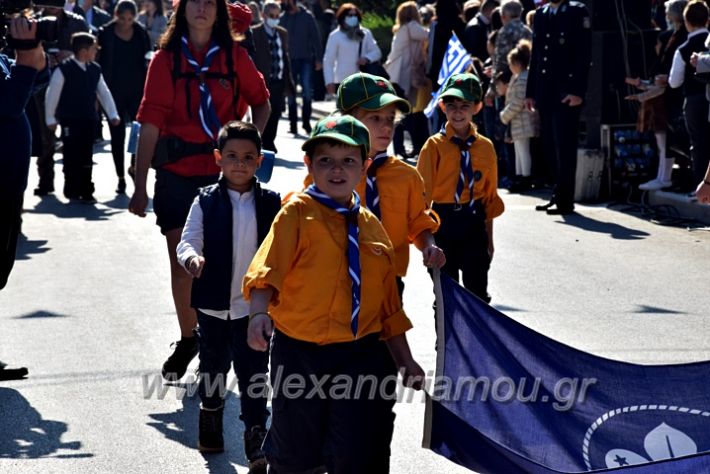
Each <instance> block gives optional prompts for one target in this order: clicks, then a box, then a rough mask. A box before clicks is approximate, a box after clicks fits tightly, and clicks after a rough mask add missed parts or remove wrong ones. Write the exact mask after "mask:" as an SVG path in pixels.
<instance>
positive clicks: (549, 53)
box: [525, 1, 592, 104]
mask: <svg viewBox="0 0 710 474" xmlns="http://www.w3.org/2000/svg"><path fill="white" fill-rule="evenodd" d="M591 42H592V34H591V18H590V16H589V11H588V10H587V7H586V6H585V5H584V4H582V3H580V2H576V1H564V2H562V3H561V4H560V5H559V7H558V8H557V11H556V12H555V13H552V9H551V6H550V4H547V5H545V6H543V7H540V8H538V9H537V11H536V12H535V17H534V20H533V48H532V57H531V61H530V72H529V74H528V84H527V91H526V94H525V96H526V97H530V98H533V99H535V100H536V101H537V102H550V103H555V104H556V103H558V102H559V101H560V100H561V99H562V98H563V97H564V96H566V95H567V94H572V95H576V96H579V97H584V96H585V94H586V92H587V81H588V76H589V66H590V63H591V54H592V49H591V44H592V43H591Z"/></svg>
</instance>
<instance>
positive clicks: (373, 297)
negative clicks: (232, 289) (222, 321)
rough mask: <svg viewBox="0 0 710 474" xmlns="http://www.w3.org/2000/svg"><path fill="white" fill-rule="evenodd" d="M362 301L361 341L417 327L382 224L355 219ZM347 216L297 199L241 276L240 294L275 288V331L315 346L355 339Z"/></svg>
mask: <svg viewBox="0 0 710 474" xmlns="http://www.w3.org/2000/svg"><path fill="white" fill-rule="evenodd" d="M358 227H359V229H360V231H359V237H358V242H359V247H360V265H361V281H362V284H361V288H362V293H361V295H362V298H361V302H360V303H361V304H360V315H359V322H358V331H357V337H358V338H361V337H363V336H366V335H368V334H373V333H379V334H380V336H381V338H382V339H389V338H390V337H393V336H397V335H399V334H403V333H404V332H405V331H407V330H408V329H410V328H411V327H412V324H411V322H410V321H409V319H408V318H407V316H406V315H405V314H404V311H403V310H402V305H401V302H400V299H399V293H398V292H397V286H396V281H395V275H396V272H395V267H394V252H393V250H392V244H391V243H390V240H389V238H388V237H387V234H386V233H385V230H384V228H383V227H382V224H380V222H379V221H378V220H377V218H376V217H375V215H374V214H372V213H371V212H370V211H368V210H367V209H365V208H364V207H361V208H360V214H359V215H358ZM347 243H348V234H347V226H346V223H345V218H344V217H343V216H342V215H340V214H338V212H337V211H335V210H333V209H329V208H327V207H326V206H323V205H322V204H320V203H318V202H317V201H315V200H314V199H313V198H312V197H310V196H308V195H306V194H298V195H295V196H292V197H291V198H290V200H289V201H288V202H287V203H286V204H285V205H284V207H283V208H282V209H281V211H280V212H279V214H278V215H277V216H276V219H275V220H274V223H273V225H272V226H271V230H270V231H269V234H268V235H267V236H266V239H264V242H263V243H262V244H261V246H260V247H259V250H258V251H257V253H256V255H255V256H254V259H253V260H252V262H251V265H250V266H249V269H248V270H247V274H246V275H245V277H244V283H243V288H242V292H243V294H244V297H245V299H247V300H248V299H249V298H250V293H251V290H252V289H254V288H267V287H269V286H271V287H273V288H274V291H275V293H274V296H273V298H272V301H271V304H270V306H269V313H270V315H271V318H272V319H273V321H274V325H275V327H276V329H278V330H279V331H281V332H282V333H284V334H286V335H287V336H289V337H291V338H293V339H298V340H301V341H307V342H314V343H317V344H332V343H338V342H351V341H353V333H352V330H351V328H350V316H351V310H352V282H351V279H350V276H349V274H348V258H347V253H346V250H347Z"/></svg>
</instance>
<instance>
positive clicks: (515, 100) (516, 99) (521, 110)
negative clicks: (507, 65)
mask: <svg viewBox="0 0 710 474" xmlns="http://www.w3.org/2000/svg"><path fill="white" fill-rule="evenodd" d="M527 84H528V71H523V72H521V73H520V74H519V75H515V76H513V77H512V78H511V79H510V84H508V91H507V92H506V93H505V108H503V110H502V111H501V113H500V120H501V122H503V123H504V124H506V125H507V124H510V136H511V137H512V138H513V140H521V139H523V138H532V137H537V136H539V135H540V116H539V115H538V113H537V111H535V112H530V111H529V110H528V109H526V108H525V89H526V87H527Z"/></svg>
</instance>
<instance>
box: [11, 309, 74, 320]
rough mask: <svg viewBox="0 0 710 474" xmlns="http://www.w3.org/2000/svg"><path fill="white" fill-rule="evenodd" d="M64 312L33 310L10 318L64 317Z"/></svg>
mask: <svg viewBox="0 0 710 474" xmlns="http://www.w3.org/2000/svg"><path fill="white" fill-rule="evenodd" d="M66 317H67V315H66V314H59V313H53V312H51V311H44V310H39V311H33V312H31V313H26V314H21V315H19V316H13V318H12V319H51V318H66Z"/></svg>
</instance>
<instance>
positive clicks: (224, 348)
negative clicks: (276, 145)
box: [177, 121, 281, 473]
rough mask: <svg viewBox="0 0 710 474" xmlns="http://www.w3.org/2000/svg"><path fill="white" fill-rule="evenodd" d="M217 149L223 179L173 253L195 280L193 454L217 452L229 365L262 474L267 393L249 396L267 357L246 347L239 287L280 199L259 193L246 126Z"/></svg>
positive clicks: (203, 194)
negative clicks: (196, 369) (195, 451)
mask: <svg viewBox="0 0 710 474" xmlns="http://www.w3.org/2000/svg"><path fill="white" fill-rule="evenodd" d="M218 146H219V149H218V150H215V151H214V155H215V160H216V163H217V165H218V166H219V167H220V168H221V169H222V176H221V178H220V180H219V182H218V183H217V184H213V185H211V186H207V187H204V188H202V189H201V190H200V193H199V194H198V196H197V197H196V198H195V201H194V202H193V204H192V207H191V208H190V213H189V215H188V217H187V222H186V223H185V227H184V229H183V232H182V239H181V241H180V243H179V244H178V247H177V258H178V262H180V264H181V265H182V266H183V267H184V268H185V270H187V272H188V273H190V274H191V275H192V276H193V277H194V278H195V280H194V282H193V285H192V307H193V308H195V310H196V311H197V322H198V329H197V330H196V336H197V339H198V342H199V345H200V386H199V393H200V398H201V400H202V405H201V407H200V424H199V425H200V428H199V430H200V432H199V442H198V449H199V450H200V451H203V452H221V451H223V450H224V440H223V435H222V414H223V412H224V395H225V392H226V378H227V373H228V372H229V365H230V363H233V364H234V372H235V373H236V375H237V381H238V385H239V392H240V397H241V398H240V400H241V415H240V418H241V420H242V421H243V422H244V425H245V427H246V431H245V433H244V449H245V452H246V456H247V458H248V460H249V466H250V469H251V470H250V471H249V472H254V473H257V472H266V470H265V469H266V460H265V459H264V454H263V452H262V451H261V444H262V442H263V440H264V437H265V435H266V419H267V417H268V411H267V410H266V393H265V390H261V389H259V388H258V387H257V389H256V390H254V381H255V380H257V379H259V378H261V381H262V383H264V384H265V383H266V372H267V370H268V369H267V366H268V353H266V352H260V351H255V350H253V349H251V348H249V346H248V345H247V326H248V324H249V318H248V317H247V316H248V315H249V304H248V303H247V302H246V301H245V300H244V297H243V295H242V292H241V284H242V278H243V277H244V274H245V273H246V271H247V268H248V267H249V263H250V262H251V260H252V257H253V256H254V254H255V253H256V250H257V248H258V246H259V244H260V243H261V241H262V240H264V237H266V234H268V232H269V229H270V227H271V222H272V221H273V219H274V217H275V216H276V214H277V213H278V211H279V209H280V208H281V197H280V196H279V195H278V194H277V193H275V192H273V191H269V190H266V189H263V188H262V187H261V186H260V185H259V183H258V182H257V181H256V178H255V177H254V174H255V173H256V170H257V168H258V167H259V165H260V164H261V161H262V159H263V156H262V154H261V137H260V135H259V131H258V130H257V128H256V127H255V126H254V125H253V124H250V123H245V122H238V121H233V122H229V123H228V124H227V125H225V126H224V127H223V128H222V130H221V131H220V133H219V137H218ZM250 384H251V385H250ZM257 385H258V384H257ZM250 386H251V389H250ZM256 393H260V394H263V395H264V396H259V395H255V394H256Z"/></svg>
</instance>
